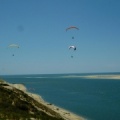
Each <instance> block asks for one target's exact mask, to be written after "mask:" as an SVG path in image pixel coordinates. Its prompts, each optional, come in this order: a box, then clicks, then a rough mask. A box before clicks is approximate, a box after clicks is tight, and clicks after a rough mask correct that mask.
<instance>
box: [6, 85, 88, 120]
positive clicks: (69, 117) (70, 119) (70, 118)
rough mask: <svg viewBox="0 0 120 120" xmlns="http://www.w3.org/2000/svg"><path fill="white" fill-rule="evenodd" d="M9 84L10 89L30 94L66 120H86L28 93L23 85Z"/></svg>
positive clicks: (30, 94)
mask: <svg viewBox="0 0 120 120" xmlns="http://www.w3.org/2000/svg"><path fill="white" fill-rule="evenodd" d="M7 84H9V88H8V89H11V88H13V87H15V88H17V89H19V90H21V91H23V92H25V93H26V94H28V95H29V96H30V97H32V98H33V99H34V100H36V101H37V102H40V103H41V104H43V105H45V106H46V107H48V108H50V109H52V110H53V111H55V112H56V113H58V114H60V116H61V117H63V118H64V119H65V120H86V119H85V118H84V117H82V116H79V115H76V114H74V113H73V112H71V111H69V110H66V109H64V108H61V107H58V106H56V105H54V104H51V103H49V102H46V101H44V100H43V99H42V97H41V96H40V95H38V94H34V93H31V92H28V91H27V88H26V87H25V86H24V85H23V84H10V83H7Z"/></svg>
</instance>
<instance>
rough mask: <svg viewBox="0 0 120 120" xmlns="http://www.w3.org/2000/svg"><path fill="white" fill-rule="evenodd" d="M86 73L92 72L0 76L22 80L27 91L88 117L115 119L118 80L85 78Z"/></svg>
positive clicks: (119, 101) (118, 105)
mask: <svg viewBox="0 0 120 120" xmlns="http://www.w3.org/2000/svg"><path fill="white" fill-rule="evenodd" d="M111 74H112V75H117V74H119V75H120V73H109V75H111ZM88 75H94V74H44V75H12V76H2V78H4V79H5V80H6V81H8V82H11V83H23V84H24V85H25V86H26V87H27V88H28V90H29V91H30V92H34V93H37V94H39V95H41V96H42V97H43V99H44V100H46V101H48V102H50V103H52V104H55V105H57V106H60V107H63V108H65V109H67V110H70V111H72V112H74V113H76V114H78V115H81V116H83V117H85V118H87V119H88V120H119V119H120V80H114V79H98V78H96V79H92V78H91V79H89V78H86V77H85V76H88ZM99 75H102V74H99ZM104 75H106V74H104ZM82 76H84V77H82Z"/></svg>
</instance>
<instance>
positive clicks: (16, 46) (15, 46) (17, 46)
mask: <svg viewBox="0 0 120 120" xmlns="http://www.w3.org/2000/svg"><path fill="white" fill-rule="evenodd" d="M8 47H10V48H19V45H17V44H10V45H8Z"/></svg>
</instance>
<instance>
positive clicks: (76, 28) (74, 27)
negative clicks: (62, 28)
mask: <svg viewBox="0 0 120 120" xmlns="http://www.w3.org/2000/svg"><path fill="white" fill-rule="evenodd" d="M74 29H75V30H79V28H78V27H76V26H70V27H68V28H66V32H67V31H69V30H74ZM72 39H74V36H72Z"/></svg>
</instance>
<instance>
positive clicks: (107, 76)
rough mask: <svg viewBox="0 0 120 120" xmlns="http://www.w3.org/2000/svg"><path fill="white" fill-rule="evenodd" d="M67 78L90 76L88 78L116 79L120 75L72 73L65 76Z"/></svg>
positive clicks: (119, 77)
mask: <svg viewBox="0 0 120 120" xmlns="http://www.w3.org/2000/svg"><path fill="white" fill-rule="evenodd" d="M64 77H66V78H72V77H75V78H77V77H78V78H88V79H115V80H120V75H85V76H84V75H70V76H64Z"/></svg>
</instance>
